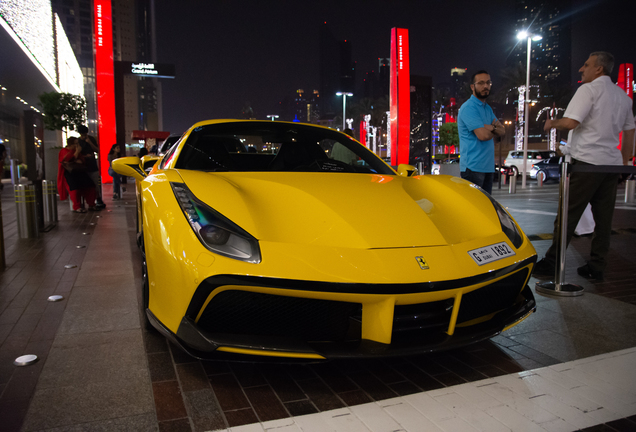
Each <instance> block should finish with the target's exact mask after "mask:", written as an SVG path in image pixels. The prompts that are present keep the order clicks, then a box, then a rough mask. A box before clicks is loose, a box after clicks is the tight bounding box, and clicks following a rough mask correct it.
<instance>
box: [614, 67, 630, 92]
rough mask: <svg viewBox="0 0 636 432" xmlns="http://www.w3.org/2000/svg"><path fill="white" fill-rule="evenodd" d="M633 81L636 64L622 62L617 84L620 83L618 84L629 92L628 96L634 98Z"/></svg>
mask: <svg viewBox="0 0 636 432" xmlns="http://www.w3.org/2000/svg"><path fill="white" fill-rule="evenodd" d="M633 83H634V65H633V64H631V63H623V64H621V65H620V66H619V68H618V82H617V83H616V84H618V86H619V87H620V88H622V89H623V90H624V91H625V93H627V96H629V97H630V98H632V99H634V92H633ZM630 90H632V91H630Z"/></svg>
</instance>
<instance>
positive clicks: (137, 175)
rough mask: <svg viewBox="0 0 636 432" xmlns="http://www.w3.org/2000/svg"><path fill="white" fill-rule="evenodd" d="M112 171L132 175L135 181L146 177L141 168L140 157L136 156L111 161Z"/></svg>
mask: <svg viewBox="0 0 636 432" xmlns="http://www.w3.org/2000/svg"><path fill="white" fill-rule="evenodd" d="M113 171H115V172H116V173H117V174H121V175H124V176H127V177H133V178H134V179H135V180H137V181H141V180H143V179H145V178H146V173H145V172H144V170H143V169H142V165H141V159H139V158H138V157H137V156H128V157H123V158H118V159H115V160H114V161H113Z"/></svg>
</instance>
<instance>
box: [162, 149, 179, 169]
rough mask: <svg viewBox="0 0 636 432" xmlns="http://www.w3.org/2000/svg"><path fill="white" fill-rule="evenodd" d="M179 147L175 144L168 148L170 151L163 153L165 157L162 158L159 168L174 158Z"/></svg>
mask: <svg viewBox="0 0 636 432" xmlns="http://www.w3.org/2000/svg"><path fill="white" fill-rule="evenodd" d="M177 147H178V146H176V145H174V144H173V145H172V147H171V148H170V150H168V153H166V154H165V155H163V159H161V164H159V169H163V167H164V166H166V164H167V163H168V161H170V160H171V159H172V156H174V152H175V151H176V150H177Z"/></svg>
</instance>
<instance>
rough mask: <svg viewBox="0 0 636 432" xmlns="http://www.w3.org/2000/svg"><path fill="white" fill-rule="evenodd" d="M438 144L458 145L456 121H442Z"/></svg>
mask: <svg viewBox="0 0 636 432" xmlns="http://www.w3.org/2000/svg"><path fill="white" fill-rule="evenodd" d="M439 144H440V145H443V146H459V132H458V130H457V123H444V124H443V125H442V126H441V127H440V128H439Z"/></svg>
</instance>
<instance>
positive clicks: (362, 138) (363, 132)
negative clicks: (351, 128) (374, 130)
mask: <svg viewBox="0 0 636 432" xmlns="http://www.w3.org/2000/svg"><path fill="white" fill-rule="evenodd" d="M359 130H360V143H361V144H362V145H363V146H365V147H368V145H367V122H365V121H361V122H360V129H359Z"/></svg>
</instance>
